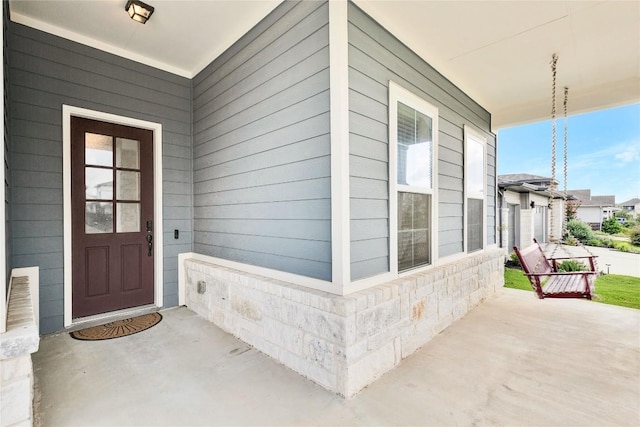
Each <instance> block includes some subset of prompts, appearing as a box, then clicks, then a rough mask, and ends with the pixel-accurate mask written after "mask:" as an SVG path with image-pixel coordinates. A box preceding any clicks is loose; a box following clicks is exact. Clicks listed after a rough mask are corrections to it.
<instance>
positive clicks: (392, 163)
mask: <svg viewBox="0 0 640 427" xmlns="http://www.w3.org/2000/svg"><path fill="white" fill-rule="evenodd" d="M398 102H402V103H403V104H405V105H408V106H409V107H411V108H414V109H416V110H417V111H420V112H421V113H423V114H426V115H428V116H429V117H431V118H432V119H433V128H432V133H433V141H432V144H433V151H432V156H433V157H432V185H431V187H432V188H431V191H430V192H429V194H431V206H432V207H431V224H430V226H431V263H430V264H429V265H427V266H424V267H418V268H417V269H411V270H408V271H406V272H401V273H399V277H400V276H402V275H403V274H404V273H407V274H412V273H413V272H415V271H422V269H424V268H427V269H428V268H432V267H433V266H434V265H436V264H437V263H438V234H439V228H438V210H439V209H438V206H439V200H438V191H439V189H440V188H439V186H438V148H439V144H440V137H439V135H440V133H439V121H440V112H439V110H438V107H436V106H435V105H432V104H430V103H429V102H428V101H426V100H424V99H422V98H421V97H420V96H418V95H416V94H415V93H413V92H411V91H410V90H408V89H405V88H404V87H402V86H400V85H399V84H397V83H395V82H393V81H389V272H390V273H393V274H398V191H399V190H402V188H404V187H405V186H401V185H399V184H398V182H397V181H398V180H397V173H398V164H397V161H398V158H397V157H398V153H397V146H398V123H397V115H398Z"/></svg>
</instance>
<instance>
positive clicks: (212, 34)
mask: <svg viewBox="0 0 640 427" xmlns="http://www.w3.org/2000/svg"><path fill="white" fill-rule="evenodd" d="M143 1H144V2H145V3H147V4H149V5H151V6H153V7H155V11H154V13H153V15H152V16H151V19H149V21H148V22H147V23H146V24H144V25H142V24H139V23H137V22H135V21H133V20H131V19H129V15H128V14H127V12H126V11H125V9H124V6H125V4H126V0H82V1H78V0H71V1H67V0H62V1H61V0H47V1H33V0H11V1H10V6H11V20H12V21H14V22H18V23H20V24H24V25H28V26H30V27H34V28H37V29H39V30H42V31H46V32H48V33H51V34H55V35H57V36H60V37H63V38H66V39H69V40H73V41H77V42H79V43H82V44H85V45H88V46H92V47H95V48H97V49H101V50H104V51H107V52H110V53H113V54H115V55H119V56H123V57H126V58H129V59H132V60H134V61H137V62H141V63H143V64H147V65H150V66H152V67H155V68H160V69H163V70H166V71H169V72H171V73H174V74H178V75H181V76H184V77H188V78H191V77H193V76H195V75H196V74H197V73H198V72H199V71H201V70H202V69H203V68H204V67H206V66H207V65H208V64H209V63H210V62H211V61H213V60H214V59H215V58H217V57H218V56H219V55H220V54H221V53H222V52H224V51H225V50H226V49H227V48H229V47H230V46H231V45H232V44H233V43H235V42H236V41H237V40H238V39H239V38H240V37H242V36H243V35H244V34H245V33H246V32H247V31H249V30H250V29H251V28H252V27H253V26H255V25H256V24H257V23H258V22H260V20H262V19H263V18H264V17H265V16H266V15H268V14H269V13H270V12H271V11H272V10H273V9H275V7H276V6H277V5H278V4H280V3H281V1H282V0H215V1H192V0H155V1H154V0H143Z"/></svg>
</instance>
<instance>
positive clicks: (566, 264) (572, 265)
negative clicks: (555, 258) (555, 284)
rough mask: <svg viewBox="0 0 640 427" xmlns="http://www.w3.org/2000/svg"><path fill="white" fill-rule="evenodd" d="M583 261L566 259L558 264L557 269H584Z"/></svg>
mask: <svg viewBox="0 0 640 427" xmlns="http://www.w3.org/2000/svg"><path fill="white" fill-rule="evenodd" d="M586 270H587V267H586V266H585V265H584V263H582V262H580V261H576V260H574V259H568V260H566V261H562V262H561V263H559V264H558V271H586Z"/></svg>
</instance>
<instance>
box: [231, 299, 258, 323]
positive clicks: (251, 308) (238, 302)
mask: <svg viewBox="0 0 640 427" xmlns="http://www.w3.org/2000/svg"><path fill="white" fill-rule="evenodd" d="M231 308H232V309H233V311H235V312H236V313H238V314H239V315H241V316H242V317H244V318H245V319H249V320H254V321H258V320H260V319H262V310H261V309H260V307H259V306H258V305H257V304H255V303H254V302H253V301H250V300H248V299H245V298H241V297H240V296H237V295H232V296H231Z"/></svg>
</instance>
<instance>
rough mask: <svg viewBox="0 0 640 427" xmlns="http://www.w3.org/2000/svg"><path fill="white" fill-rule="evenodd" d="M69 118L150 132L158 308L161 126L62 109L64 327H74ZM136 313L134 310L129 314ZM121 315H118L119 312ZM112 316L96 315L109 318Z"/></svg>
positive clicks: (161, 280)
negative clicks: (151, 140)
mask: <svg viewBox="0 0 640 427" xmlns="http://www.w3.org/2000/svg"><path fill="white" fill-rule="evenodd" d="M71 116H74V117H84V118H88V119H93V120H101V121H104V122H109V123H116V124H120V125H125V126H132V127H137V128H141V129H148V130H151V131H153V174H154V178H153V179H154V181H153V186H154V189H153V209H154V218H153V222H154V224H153V228H154V233H153V234H154V236H153V240H154V242H155V243H154V245H153V251H154V260H153V261H154V266H153V274H154V277H153V280H154V305H155V306H156V307H158V308H160V307H162V306H163V304H164V301H163V298H164V286H163V284H164V268H163V266H164V244H163V215H162V124H160V123H154V122H148V121H144V120H138V119H133V118H130V117H125V116H118V115H115V114H110V113H103V112H100V111H93V110H88V109H86V108H80V107H73V106H70V105H63V106H62V142H63V144H62V181H63V207H64V209H63V210H64V226H63V229H64V233H63V234H64V326H65V328H67V327H69V326H72V325H73V324H75V323H81V322H82V321H80V322H78V321H76V322H74V321H73V315H72V301H71V296H72V286H71V243H72V242H71ZM136 309H138V308H137V307H134V308H133V309H132V310H133V311H135V310H136ZM120 312H121V311H120ZM110 315H111V313H105V314H104V315H99V316H101V318H102V317H104V318H108V317H109V316H110Z"/></svg>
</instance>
